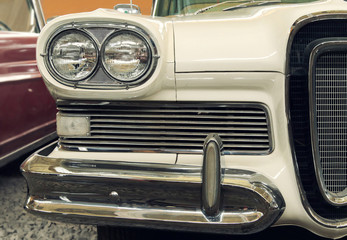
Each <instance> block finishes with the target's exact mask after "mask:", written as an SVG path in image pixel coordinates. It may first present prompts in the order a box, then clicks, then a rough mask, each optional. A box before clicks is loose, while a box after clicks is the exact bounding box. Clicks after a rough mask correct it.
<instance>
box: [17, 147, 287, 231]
mask: <svg viewBox="0 0 347 240" xmlns="http://www.w3.org/2000/svg"><path fill="white" fill-rule="evenodd" d="M52 148H54V146H53V145H52V146H50V147H48V148H46V149H43V150H42V151H41V152H38V153H36V154H34V155H33V156H31V157H30V158H29V159H27V160H26V161H25V162H24V163H23V164H22V166H21V168H22V172H23V175H24V176H25V178H26V180H27V182H28V187H29V193H28V199H27V201H26V205H25V207H26V209H27V210H28V211H29V212H32V213H35V214H38V215H40V216H43V217H48V218H51V219H55V220H63V221H71V222H83V223H90V224H107V225H127V226H129V225H130V226H145V227H154V228H167V229H181V230H182V229H183V230H190V231H204V232H219V233H234V234H246V233H254V232H258V231H261V230H263V229H264V228H267V227H268V226H270V225H271V224H273V223H274V222H275V221H276V220H277V219H278V218H279V216H280V215H281V213H282V212H283V210H284V201H283V198H282V197H281V195H280V193H279V192H278V190H277V189H276V188H275V187H274V186H272V185H271V183H270V182H269V180H267V179H266V178H265V177H263V176H261V175H259V174H257V173H254V172H250V171H243V170H235V169H222V170H221V183H220V202H219V204H217V205H218V208H219V210H218V211H214V213H215V214H217V213H218V216H214V217H213V218H211V217H210V216H208V214H207V213H206V211H205V210H204V206H203V203H204V202H206V199H205V198H206V196H205V195H206V193H204V194H202V186H203V185H204V183H203V181H205V180H202V179H205V178H206V176H205V177H204V178H202V167H195V166H184V165H175V164H172V165H171V164H141V163H136V164H135V163H125V162H115V161H102V160H85V159H59V158H52V157H49V156H47V155H48V153H49V151H50V150H51V149H52ZM205 185H206V184H205ZM207 195H208V194H207ZM207 197H208V196H207Z"/></svg>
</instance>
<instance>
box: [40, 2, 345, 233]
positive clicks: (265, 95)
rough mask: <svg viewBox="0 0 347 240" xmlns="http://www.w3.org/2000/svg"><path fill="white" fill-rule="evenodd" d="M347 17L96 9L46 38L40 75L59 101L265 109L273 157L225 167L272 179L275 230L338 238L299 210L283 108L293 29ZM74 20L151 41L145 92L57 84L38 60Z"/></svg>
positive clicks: (283, 9)
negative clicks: (121, 28)
mask: <svg viewBox="0 0 347 240" xmlns="http://www.w3.org/2000/svg"><path fill="white" fill-rule="evenodd" d="M335 10H339V11H346V13H347V3H346V2H344V1H342V0H328V1H317V2H314V3H307V4H291V5H274V6H267V7H258V8H248V9H240V10H235V11H230V12H224V13H221V14H201V15H198V16H190V17H173V18H151V17H144V16H138V15H126V14H121V13H118V12H116V11H112V10H97V11H95V12H92V13H81V14H76V15H72V16H65V17H61V18H57V19H55V20H54V21H52V22H50V23H49V24H48V25H47V26H46V27H45V28H44V30H43V31H42V34H41V37H40V39H39V42H38V52H37V58H38V63H39V67H40V71H41V73H42V75H43V76H44V79H45V81H46V84H47V86H48V88H49V89H50V91H51V93H52V94H53V96H54V97H55V98H57V99H76V100H82V99H88V100H109V101H111V100H167V101H226V102H230V101H232V102H258V103H263V104H265V105H266V106H267V107H268V109H269V112H270V115H271V123H272V134H273V139H274V144H275V145H274V151H273V152H272V153H271V154H269V155H264V156H224V157H223V166H226V167H230V168H237V169H246V170H251V171H255V172H259V173H260V174H262V175H264V176H266V177H267V178H269V179H270V180H271V181H272V182H273V184H274V185H276V186H277V187H278V188H279V190H280V191H281V193H282V195H283V196H284V199H285V202H286V210H285V212H284V214H283V215H282V217H281V218H280V219H279V220H278V222H277V223H276V225H288V224H291V225H297V226H301V227H304V228H307V229H308V230H310V231H312V232H315V233H316V234H318V235H321V236H324V237H329V238H339V237H342V236H345V235H347V229H346V228H345V229H334V228H326V227H323V226H322V225H320V224H319V223H317V222H316V221H314V220H313V219H312V218H311V217H310V216H309V215H308V213H307V212H306V210H305V209H304V207H303V205H302V199H301V196H300V192H299V189H298V187H297V184H298V183H297V179H296V175H295V168H294V161H293V156H292V153H291V148H290V145H289V141H288V140H289V136H288V119H287V116H286V111H285V110H286V109H285V76H284V74H285V64H286V54H287V43H288V38H289V35H290V31H291V27H292V25H293V24H294V23H295V22H296V21H297V20H298V19H300V18H301V17H303V16H306V15H310V14H312V13H318V12H323V11H335ZM72 21H93V22H95V21H100V22H115V23H117V22H122V23H123V22H127V23H129V24H134V25H136V26H138V27H140V28H142V29H144V30H145V31H147V32H148V33H149V34H150V35H151V36H152V37H153V40H154V42H155V44H156V45H157V47H158V49H159V55H160V59H159V64H158V67H157V69H156V71H155V73H154V74H153V76H152V77H151V79H149V80H148V81H147V82H146V83H145V84H143V85H142V86H139V87H136V88H133V89H130V90H91V89H88V90H87V89H73V88H71V87H68V86H65V85H62V84H60V83H58V82H57V81H55V80H54V79H53V78H52V77H51V76H50V75H49V73H48V71H47V70H46V69H45V67H44V62H43V59H42V57H41V56H40V54H42V53H44V51H45V50H44V48H45V45H46V41H47V39H48V38H49V36H50V35H51V33H52V32H53V31H55V30H56V29H57V28H59V26H61V25H64V24H67V23H71V22H72ZM51 156H52V157H60V158H76V159H78V158H82V159H100V160H114V161H129V162H138V161H141V162H156V163H159V162H160V163H170V164H172V163H175V162H176V155H175V154H154V153H86V152H69V151H62V150H57V149H56V150H55V151H53V153H52V154H51ZM177 163H179V164H187V165H197V166H201V164H202V156H199V155H183V154H180V155H178V156H177Z"/></svg>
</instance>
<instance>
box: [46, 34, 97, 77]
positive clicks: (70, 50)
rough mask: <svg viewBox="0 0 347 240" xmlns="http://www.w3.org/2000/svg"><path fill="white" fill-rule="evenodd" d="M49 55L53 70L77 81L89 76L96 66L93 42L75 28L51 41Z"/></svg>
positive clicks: (95, 51)
mask: <svg viewBox="0 0 347 240" xmlns="http://www.w3.org/2000/svg"><path fill="white" fill-rule="evenodd" d="M49 55H50V56H49V57H50V62H51V65H52V67H53V69H54V71H55V72H56V73H57V74H58V75H59V76H60V77H62V78H64V79H66V80H71V81H79V80H82V79H84V78H86V77H88V76H90V75H91V74H92V73H93V71H94V69H95V68H96V66H97V62H98V51H97V47H96V44H95V42H94V41H93V40H92V39H91V38H90V37H89V36H88V35H86V34H84V33H83V32H81V31H77V30H67V31H64V32H61V33H60V34H58V35H57V36H56V37H55V38H54V39H53V41H52V44H51V46H50V49H49Z"/></svg>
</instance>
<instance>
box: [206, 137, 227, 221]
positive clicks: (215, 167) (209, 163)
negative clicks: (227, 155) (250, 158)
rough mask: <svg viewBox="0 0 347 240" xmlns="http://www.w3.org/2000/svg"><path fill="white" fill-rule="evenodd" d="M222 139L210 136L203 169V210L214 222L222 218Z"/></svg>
mask: <svg viewBox="0 0 347 240" xmlns="http://www.w3.org/2000/svg"><path fill="white" fill-rule="evenodd" d="M222 151H223V143H222V139H221V138H220V137H219V136H218V135H217V134H214V133H212V134H209V135H208V136H207V137H206V139H205V143H204V150H203V152H204V154H203V167H202V191H201V194H202V210H203V212H204V213H205V214H206V216H207V217H208V218H210V219H213V220H212V221H218V220H219V218H220V205H221V178H222V171H221V155H222Z"/></svg>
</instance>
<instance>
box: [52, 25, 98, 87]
mask: <svg viewBox="0 0 347 240" xmlns="http://www.w3.org/2000/svg"><path fill="white" fill-rule="evenodd" d="M69 33H77V34H80V35H83V36H84V37H86V38H87V39H88V40H90V41H91V43H92V44H93V45H94V48H95V50H96V62H95V66H94V67H93V69H92V70H91V71H90V73H89V74H87V75H86V76H84V77H81V78H78V79H69V78H67V77H65V76H64V75H63V74H62V73H60V72H59V71H58V70H57V69H56V67H55V66H54V63H53V59H52V56H51V50H52V46H53V44H54V43H55V41H56V39H57V38H58V37H60V36H62V35H63V36H64V35H67V34H69ZM99 53H100V47H99V45H98V44H97V41H96V39H95V38H94V37H93V36H92V35H90V34H89V33H88V32H87V31H85V30H83V29H75V28H63V29H61V30H60V31H57V32H56V33H55V34H53V35H52V36H51V37H50V39H49V41H48V43H47V45H46V55H47V57H46V61H45V62H46V66H47V68H48V70H49V72H50V73H51V74H52V75H53V76H54V77H55V79H57V80H58V81H59V82H62V83H67V84H68V85H70V84H73V85H75V84H76V83H78V82H80V81H83V80H85V79H88V78H91V77H92V76H93V75H94V74H95V72H96V69H97V68H98V66H99V58H100V57H99Z"/></svg>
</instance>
